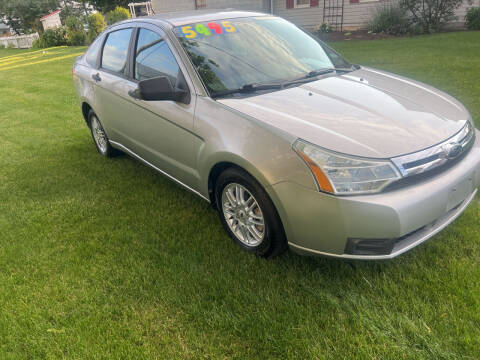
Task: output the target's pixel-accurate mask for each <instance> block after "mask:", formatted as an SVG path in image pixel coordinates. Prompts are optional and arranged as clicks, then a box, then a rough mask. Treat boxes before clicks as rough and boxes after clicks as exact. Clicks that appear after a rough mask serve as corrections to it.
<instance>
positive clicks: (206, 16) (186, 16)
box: [132, 9, 270, 26]
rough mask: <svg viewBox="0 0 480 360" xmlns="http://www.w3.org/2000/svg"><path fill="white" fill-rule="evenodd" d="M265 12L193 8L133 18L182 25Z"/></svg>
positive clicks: (256, 14)
mask: <svg viewBox="0 0 480 360" xmlns="http://www.w3.org/2000/svg"><path fill="white" fill-rule="evenodd" d="M265 15H270V14H265V13H261V12H255V11H238V10H230V9H227V10H191V11H178V12H169V13H162V14H158V15H154V16H146V17H141V18H134V19H132V20H135V21H141V20H150V21H152V20H154V21H155V20H156V21H159V22H162V23H168V24H169V25H171V26H182V25H186V24H192V23H199V22H207V21H217V20H223V19H234V18H244V17H251V16H265Z"/></svg>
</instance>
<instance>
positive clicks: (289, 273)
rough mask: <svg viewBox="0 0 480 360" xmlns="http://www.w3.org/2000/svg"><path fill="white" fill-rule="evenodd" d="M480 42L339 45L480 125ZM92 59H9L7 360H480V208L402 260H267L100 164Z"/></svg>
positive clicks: (4, 213)
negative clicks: (83, 85) (91, 126)
mask: <svg viewBox="0 0 480 360" xmlns="http://www.w3.org/2000/svg"><path fill="white" fill-rule="evenodd" d="M479 44H480V32H462V33H448V34H441V35H433V36H421V37H415V38H406V39H396V40H379V41H357V42H354V41H352V42H343V43H338V44H333V46H334V47H335V48H337V49H338V50H339V51H340V52H342V53H343V54H345V56H346V57H347V58H348V59H349V60H351V61H353V62H356V63H360V64H364V65H370V66H374V67H378V68H381V69H386V70H389V71H392V72H397V73H399V74H403V75H407V76H411V77H414V78H415V79H418V80H420V81H424V82H427V83H429V84H432V85H434V86H437V87H439V88H440V89H442V90H445V91H447V92H449V93H451V94H452V95H454V96H456V97H457V98H458V99H459V100H460V101H462V102H463V103H464V104H465V105H466V106H467V107H468V108H469V109H470V111H471V113H472V115H473V116H474V117H475V119H476V124H477V126H480V85H479V84H480V45H479ZM82 51H84V48H68V49H67V48H61V49H51V50H48V51H47V53H45V54H43V53H42V52H40V53H32V54H30V53H25V52H24V51H23V52H21V51H18V50H0V94H1V95H0V359H42V358H47V359H56V358H67V359H73V358H77V359H80V358H82V359H87V358H88V359H180V358H181V359H200V358H202V359H203V358H205V359H210V358H215V359H225V358H235V359H245V358H259V359H273V358H281V359H283V358H292V359H309V358H318V359H353V358H355V359H370V358H373V359H478V358H479V357H480V266H479V263H480V226H479V225H480V220H479V219H480V204H479V201H478V198H477V200H475V201H474V203H473V204H472V205H471V206H470V207H469V208H468V210H467V211H466V212H465V213H464V214H463V215H462V216H461V217H460V218H459V219H458V220H457V221H456V222H455V223H454V224H453V225H452V226H450V227H449V228H447V229H446V230H445V231H443V232H442V233H441V234H440V235H438V236H436V237H435V238H433V239H432V240H430V241H429V242H427V243H425V244H423V245H421V246H419V247H418V248H416V249H414V250H413V251H411V252H409V253H407V254H405V255H402V256H401V257H399V258H397V259H394V260H392V261H385V262H351V261H341V260H335V259H326V258H308V257H301V256H298V255H296V254H294V253H291V252H288V253H286V254H284V255H282V256H280V257H277V258H275V259H273V260H271V261H265V260H262V259H260V258H256V257H254V256H252V255H249V254H247V253H244V252H242V251H241V250H240V248H238V247H237V246H236V245H234V244H233V243H232V242H231V241H230V240H229V238H228V237H227V235H226V234H225V232H224V231H223V230H222V228H221V225H220V222H219V220H218V219H217V215H216V213H215V212H214V210H212V209H211V208H210V207H209V205H208V204H207V203H206V202H205V201H203V200H201V199H200V198H197V197H196V196H195V195H192V194H191V193H189V192H188V191H185V190H183V189H182V188H180V187H178V186H177V185H175V184H174V183H172V182H171V181H169V180H167V179H166V178H164V177H162V176H161V175H159V174H157V173H155V172H154V171H153V170H151V169H150V168H147V167H145V166H144V165H142V164H140V163H139V162H137V161H134V160H133V159H131V158H129V157H127V156H123V157H119V158H115V159H113V160H108V159H105V158H102V157H101V156H100V155H99V154H98V153H97V152H96V149H95V147H94V145H93V143H92V140H91V137H90V134H89V132H88V130H87V128H86V126H85V124H84V121H83V118H82V116H81V113H80V109H79V106H78V104H77V103H76V98H75V94H74V89H73V84H72V79H71V67H72V63H73V60H74V56H75V54H77V53H79V52H82ZM19 54H23V57H22V56H20V57H18V56H17V55H19ZM35 54H37V55H39V54H40V55H41V56H34V55H35ZM26 57H28V59H27V58H26ZM46 60H48V61H46ZM39 61H43V62H39ZM20 65H22V66H20ZM13 66H16V67H13ZM319 235H321V234H319Z"/></svg>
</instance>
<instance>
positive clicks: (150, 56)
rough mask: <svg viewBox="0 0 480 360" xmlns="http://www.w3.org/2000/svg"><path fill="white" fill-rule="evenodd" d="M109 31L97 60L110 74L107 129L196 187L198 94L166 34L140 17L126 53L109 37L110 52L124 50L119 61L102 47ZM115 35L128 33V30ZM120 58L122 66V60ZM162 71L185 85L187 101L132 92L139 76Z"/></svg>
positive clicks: (133, 150) (131, 148)
mask: <svg viewBox="0 0 480 360" xmlns="http://www.w3.org/2000/svg"><path fill="white" fill-rule="evenodd" d="M119 31H123V30H119ZM111 36H112V35H110V34H109V36H108V37H107V39H106V41H105V46H104V50H103V55H102V65H101V69H103V70H104V72H106V73H105V75H104V74H102V76H106V77H107V78H108V81H107V82H105V86H106V87H107V88H106V89H105V91H104V94H103V101H104V104H103V105H102V107H103V109H104V111H105V116H106V117H107V118H108V120H107V121H108V122H109V124H108V126H109V128H110V129H111V133H112V137H110V139H111V140H113V141H115V142H116V143H118V144H120V145H121V146H123V147H124V148H125V149H124V150H126V151H129V152H131V153H133V154H134V155H136V156H138V157H140V158H141V159H143V160H145V161H147V162H148V163H150V164H152V165H154V166H155V167H157V168H158V169H160V170H161V171H163V172H165V173H166V174H167V175H170V176H171V177H174V178H175V179H176V180H178V181H180V182H181V183H183V184H185V185H187V186H189V187H191V188H193V189H197V188H198V178H199V176H198V171H197V169H196V155H197V153H198V151H199V149H200V146H201V144H202V141H201V140H200V139H199V138H198V137H197V136H196V135H195V134H194V133H193V121H194V113H195V101H196V97H195V92H194V88H193V85H192V84H191V81H190V79H188V78H186V77H185V75H184V74H186V71H185V70H184V68H183V64H182V63H181V61H180V59H179V57H178V55H177V54H175V52H174V51H173V50H172V47H171V44H170V43H169V41H170V40H168V39H167V37H166V36H165V33H164V32H163V30H161V29H160V28H159V27H157V26H155V25H152V24H147V23H138V24H137V27H136V28H135V29H134V31H133V32H132V37H131V40H130V54H129V56H128V57H127V59H125V58H124V55H123V49H124V46H123V47H121V46H117V43H118V42H117V41H116V40H115V41H113V42H112V44H113V45H115V46H113V45H112V46H113V48H114V49H115V52H113V53H112V54H114V55H115V56H116V55H117V53H118V54H119V53H122V57H121V61H118V60H117V58H116V57H115V56H111V55H109V54H110V53H109V52H106V50H107V49H109V46H110V44H109V38H110V37H111ZM118 37H119V38H127V36H126V35H121V36H118ZM124 44H125V40H124ZM119 48H120V50H121V51H118V49H119ZM109 56H110V57H111V58H112V59H109V58H108V57H109ZM123 64H125V65H126V68H125V69H122V68H121V66H120V65H123ZM106 68H107V70H109V71H106V70H105V69H106ZM112 70H118V71H120V72H121V75H120V76H115V75H112V74H111V71H112ZM160 76H168V77H169V78H170V80H171V82H172V84H175V86H176V87H178V88H183V89H185V90H188V91H189V92H190V102H189V103H188V104H185V103H181V102H175V101H144V100H139V99H137V98H135V97H132V96H131V94H132V91H133V90H135V89H137V87H138V83H139V82H140V81H141V80H146V79H151V78H154V77H160ZM117 79H118V80H117ZM101 82H102V83H103V78H102V81H101ZM102 86H103V85H102ZM107 134H108V133H107ZM108 135H109V136H110V134H108ZM118 144H117V145H118Z"/></svg>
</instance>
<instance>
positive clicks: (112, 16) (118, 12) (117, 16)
mask: <svg viewBox="0 0 480 360" xmlns="http://www.w3.org/2000/svg"><path fill="white" fill-rule="evenodd" d="M129 18H130V12H129V11H128V10H127V9H125V8H122V7H120V6H117V7H116V8H115V10H111V11H109V12H107V13H106V14H105V20H107V24H108V25H112V24H115V23H116V22H119V21H122V20H126V19H129Z"/></svg>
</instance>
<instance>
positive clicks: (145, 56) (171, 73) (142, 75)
mask: <svg viewBox="0 0 480 360" xmlns="http://www.w3.org/2000/svg"><path fill="white" fill-rule="evenodd" d="M135 51H136V52H135V79H137V80H145V79H151V78H154V77H159V76H168V77H169V78H170V81H171V82H172V85H175V84H176V83H177V78H178V72H179V70H180V69H179V67H178V64H177V61H176V60H175V57H174V56H173V54H172V52H171V51H170V48H169V47H168V44H167V43H166V42H165V41H164V40H163V39H162V37H161V36H160V35H159V34H157V33H155V32H153V31H150V30H147V29H140V31H139V34H138V41H137V48H136V50H135Z"/></svg>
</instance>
